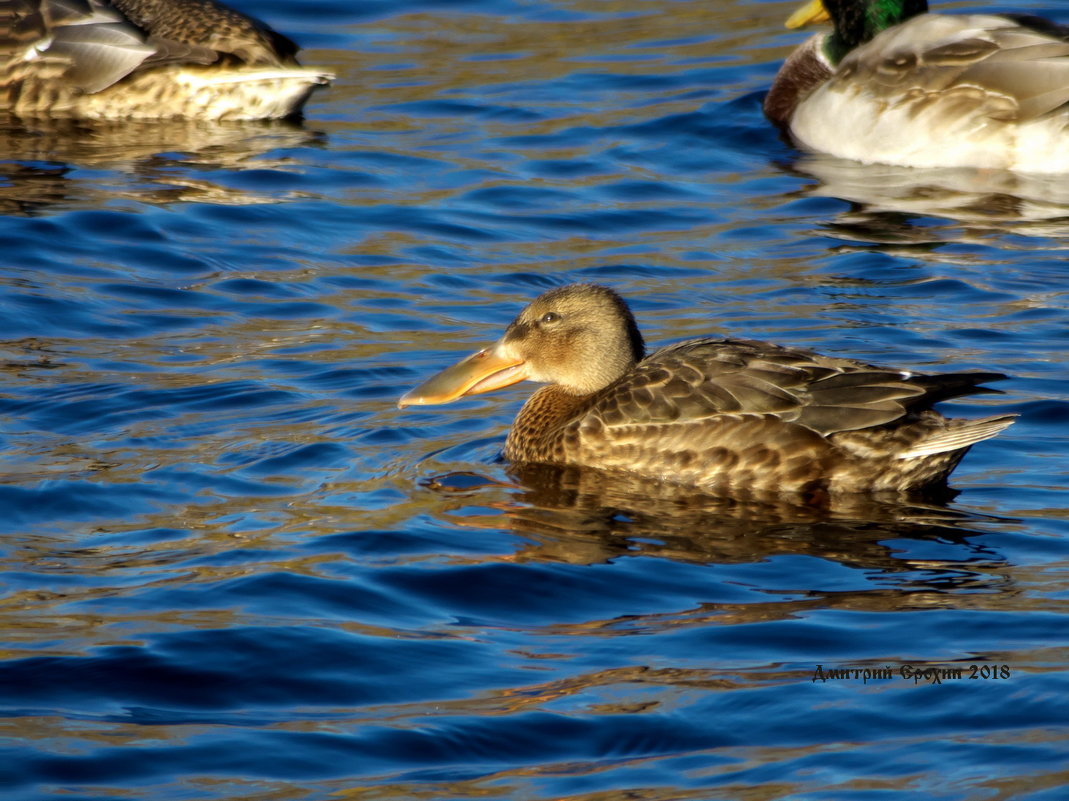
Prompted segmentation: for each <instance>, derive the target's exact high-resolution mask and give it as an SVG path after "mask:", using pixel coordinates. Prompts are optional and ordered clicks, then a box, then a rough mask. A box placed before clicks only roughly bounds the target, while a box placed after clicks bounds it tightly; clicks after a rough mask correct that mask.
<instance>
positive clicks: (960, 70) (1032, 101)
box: [828, 14, 1069, 122]
mask: <svg viewBox="0 0 1069 801" xmlns="http://www.w3.org/2000/svg"><path fill="white" fill-rule="evenodd" d="M1041 22H1043V21H1042V20H1038V18H1024V19H1020V18H1018V19H1014V18H1010V17H1004V16H995V15H983V14H970V15H962V16H947V15H939V14H922V15H920V16H917V17H914V18H913V19H911V20H908V21H907V22H905V23H903V24H901V25H898V26H896V27H894V28H891V29H889V30H887V31H884V32H883V33H881V34H880V35H879V36H877V37H875V38H874V39H873V40H872V41H871V42H869V43H868V44H866V45H863V46H862V47H859V48H857V49H856V50H854V51H853V52H851V53H850V54H849V55H847V56H846V57H845V58H844V59H843V60H842V62H841V63H840V66H839V70H838V71H837V73H836V75H835V76H834V77H833V78H832V79H831V81H830V82H829V84H828V88H829V89H831V90H833V91H834V90H836V89H838V90H840V91H841V90H843V89H845V88H846V86H847V85H848V84H853V85H861V86H864V87H865V89H866V91H867V92H870V93H871V94H872V95H873V96H874V97H875V98H876V99H877V100H881V101H885V102H889V103H904V104H910V105H911V107H912V108H914V109H915V110H917V111H920V110H921V109H923V108H925V107H927V106H929V105H930V104H933V103H938V102H942V103H946V104H947V109H946V113H947V114H948V115H965V114H970V113H981V114H986V115H988V116H990V117H993V118H995V119H1000V120H1014V121H1018V122H1022V121H1026V120H1030V119H1035V118H1036V117H1039V116H1042V115H1043V114H1046V113H1048V112H1050V111H1052V110H1054V109H1056V108H1059V107H1061V106H1063V105H1065V104H1066V103H1069V41H1066V34H1065V32H1064V31H1063V30H1061V29H1060V28H1058V27H1057V26H1055V25H1054V24H1053V23H1048V24H1045V25H1044V24H1039V23H1041Z"/></svg>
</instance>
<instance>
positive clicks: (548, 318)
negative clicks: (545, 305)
mask: <svg viewBox="0 0 1069 801" xmlns="http://www.w3.org/2000/svg"><path fill="white" fill-rule="evenodd" d="M559 321H560V315H559V314H557V313H556V312H546V313H545V314H543V315H542V319H541V321H540V322H542V323H544V324H546V325H551V324H553V323H556V322H559Z"/></svg>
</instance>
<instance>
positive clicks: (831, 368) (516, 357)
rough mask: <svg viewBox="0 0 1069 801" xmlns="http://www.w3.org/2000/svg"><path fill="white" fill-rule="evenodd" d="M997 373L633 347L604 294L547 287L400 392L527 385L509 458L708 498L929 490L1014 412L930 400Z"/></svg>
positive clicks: (750, 351)
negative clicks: (953, 407)
mask: <svg viewBox="0 0 1069 801" xmlns="http://www.w3.org/2000/svg"><path fill="white" fill-rule="evenodd" d="M1000 378H1005V376H1003V375H1001V374H999V373H953V374H949V375H923V374H918V373H911V372H905V371H901V370H893V369H889V368H884V367H875V366H873V365H869V364H864V363H862V362H858V361H853V360H850V359H840V358H834V357H829V356H821V355H819V354H816V353H813V352H811V351H807V350H801V349H792V348H783V347H778V346H776V345H770V344H767V343H763V342H753V341H749V340H739V339H708V338H706V339H692V340H689V341H687V342H681V343H679V344H676V345H669V346H667V347H665V348H661V349H660V350H658V351H656V352H655V353H653V354H652V355H650V356H645V346H644V345H643V341H642V336H641V334H640V333H639V331H638V327H637V326H636V324H635V319H634V317H633V316H632V315H631V312H630V310H629V309H628V307H627V305H626V304H625V303H624V301H623V300H622V299H621V298H620V297H619V296H618V295H617V294H616V293H614V292H613V291H612V290H610V289H607V288H605V287H602V286H596V285H591V284H574V285H571V286H566V287H561V288H558V289H553V290H550V291H549V292H546V293H545V294H544V295H542V296H541V297H539V298H537V299H536V300H535V301H534V302H532V303H531V304H530V305H529V306H528V307H527V308H526V309H524V310H523V311H522V312H521V313H520V315H519V317H517V318H516V319H515V320H514V321H513V322H512V324H511V325H509V327H508V329H507V330H506V331H505V334H504V336H503V337H502V338H501V339H500V340H498V342H497V343H496V344H495V345H493V346H491V347H490V348H487V349H486V350H481V351H479V352H478V353H476V354H474V355H472V356H469V357H468V358H466V359H464V360H463V361H461V362H459V363H458V364H456V365H454V366H453V367H449V368H447V369H446V370H444V371H443V372H441V373H439V374H438V375H436V376H434V377H433V378H431V379H429V380H428V381H426V382H425V383H423V384H422V385H421V386H419V387H417V388H416V389H413V390H412V391H411V392H409V393H407V394H406V395H405V396H404V397H402V398H401V400H400V402H399V405H400V406H401V407H402V408H403V407H405V406H409V405H416V404H434V403H448V402H449V401H452V400H455V399H457V398H459V397H462V396H464V395H474V394H477V393H481V392H489V391H491V390H494V389H499V388H501V387H506V386H509V385H510V384H515V383H516V382H518V381H522V380H524V379H528V380H531V381H538V382H542V383H545V384H548V386H545V387H542V388H541V389H539V390H538V391H536V392H535V393H534V395H532V396H531V398H530V399H529V400H528V401H527V403H526V404H525V405H524V407H523V409H521V410H520V413H519V416H518V417H517V418H516V422H515V423H514V424H513V427H512V430H511V431H510V432H509V435H508V440H507V441H506V443H505V456H506V457H507V458H508V459H509V460H511V461H513V462H521V463H522V462H526V463H545V464H558V465H578V466H588V467H597V468H602V469H608V470H624V471H630V472H634V473H639V474H643V475H647V476H654V477H657V478H661V479H664V480H667V481H673V482H677V483H682V484H689V485H695V486H698V487H701V488H702V489H705V490H708V491H712V492H718V493H738V492H759V493H768V492H780V493H798V494H809V493H814V492H829V493H847V492H861V491H879V490H892V491H906V490H911V489H918V488H921V487H925V486H929V485H933V484H938V483H941V482H942V481H944V480H945V479H946V477H947V476H948V475H949V474H950V472H951V471H952V470H953V469H954V467H955V466H956V465H957V463H958V461H960V459H961V457H962V456H964V455H965V452H966V451H967V450H968V449H969V446H971V445H972V444H974V443H976V442H980V441H981V440H985V439H988V438H989V437H993V436H994V435H995V434H997V433H998V432H999V431H1001V430H1002V429H1004V428H1006V427H1007V426H1008V425H1010V424H1011V423H1012V422H1013V416H1012V415H1009V416H999V417H987V418H983V419H980V420H948V419H947V418H945V417H943V416H942V415H941V414H939V413H938V412H936V411H934V410H933V409H932V408H931V407H932V405H933V404H934V403H936V402H938V401H941V400H945V399H947V398H954V397H958V396H961V395H968V394H971V393H976V392H984V391H989V390H984V389H982V388H980V387H979V386H978V385H979V384H981V383H983V382H986V381H994V380H998V379H1000Z"/></svg>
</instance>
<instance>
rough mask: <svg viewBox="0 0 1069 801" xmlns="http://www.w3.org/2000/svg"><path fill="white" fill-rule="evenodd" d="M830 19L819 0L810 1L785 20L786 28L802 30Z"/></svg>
mask: <svg viewBox="0 0 1069 801" xmlns="http://www.w3.org/2000/svg"><path fill="white" fill-rule="evenodd" d="M830 19H831V15H829V14H828V9H826V8H824V3H823V2H822V1H821V0H810V2H808V3H806V4H805V5H804V6H802V7H801V8H799V9H798V10H797V11H795V12H794V13H793V14H791V15H790V16H789V17H788V18H787V27H788V28H791V29H794V28H804V27H806V26H807V25H816V24H818V23H821V22H827V21H828V20H830Z"/></svg>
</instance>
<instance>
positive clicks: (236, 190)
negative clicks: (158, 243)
mask: <svg viewBox="0 0 1069 801" xmlns="http://www.w3.org/2000/svg"><path fill="white" fill-rule="evenodd" d="M325 139H326V137H325V136H324V135H323V134H322V133H319V132H316V131H311V130H308V129H306V128H305V127H304V126H303V125H302V124H301V123H300V122H299V121H292V120H274V121H251V122H223V123H220V122H215V123H206V122H197V121H192V120H173V121H152V122H138V121H123V122H109V121H77V120H41V121H34V122H32V123H24V122H19V121H12V120H6V121H0V214H4V215H10V216H23V217H25V216H37V215H40V214H42V213H45V212H47V211H48V210H50V209H53V208H57V207H58V208H100V207H102V206H103V205H105V204H106V203H107V202H108V201H109V200H113V199H116V198H119V199H122V198H130V199H134V200H137V201H140V202H147V203H154V204H166V203H175V202H179V201H198V200H206V201H209V202H214V203H230V204H242V203H252V202H265V199H264V198H260V197H259V193H258V191H257V189H256V187H255V186H242V187H236V186H228V185H226V183H225V175H224V176H214V175H212V173H213V172H218V171H242V170H254V169H255V170H265V171H269V170H272V169H285V168H286V167H287V166H288V165H289V163H290V160H289V159H288V158H286V157H284V156H278V157H276V158H271V157H269V156H268V155H267V154H269V153H271V152H272V151H278V150H281V149H289V148H297V147H322V146H324V145H325ZM112 173H114V174H117V175H120V176H121V179H119V180H116V179H115V178H114V177H113V176H112V175H110V174H112ZM209 176H211V177H209ZM112 184H115V185H112ZM264 189H265V191H266V189H267V187H266V186H265V187H264Z"/></svg>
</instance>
